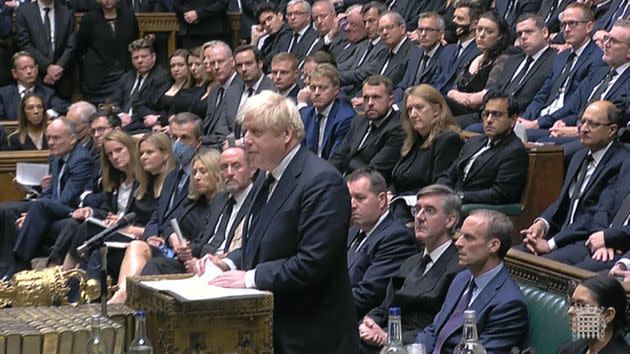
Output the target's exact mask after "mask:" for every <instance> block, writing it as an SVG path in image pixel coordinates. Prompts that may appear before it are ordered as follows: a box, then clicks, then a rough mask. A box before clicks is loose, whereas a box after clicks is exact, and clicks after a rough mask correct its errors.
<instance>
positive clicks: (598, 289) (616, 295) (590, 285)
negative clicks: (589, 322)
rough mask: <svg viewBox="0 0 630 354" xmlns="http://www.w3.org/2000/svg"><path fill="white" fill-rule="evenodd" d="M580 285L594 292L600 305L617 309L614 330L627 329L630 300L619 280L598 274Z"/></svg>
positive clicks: (613, 323) (613, 322)
mask: <svg viewBox="0 0 630 354" xmlns="http://www.w3.org/2000/svg"><path fill="white" fill-rule="evenodd" d="M580 285H582V286H583V287H585V288H587V289H588V290H590V291H591V292H592V293H593V295H594V296H595V301H597V303H598V304H599V305H600V306H603V307H604V308H609V307H612V308H614V309H615V318H614V319H613V321H612V325H613V327H614V328H613V329H614V331H623V330H625V327H626V307H627V305H628V303H627V302H628V300H627V298H626V291H625V290H624V289H623V286H621V284H620V283H619V281H617V279H615V278H613V277H611V276H608V275H601V274H598V275H594V276H592V277H588V278H586V279H584V280H582V282H581V283H580Z"/></svg>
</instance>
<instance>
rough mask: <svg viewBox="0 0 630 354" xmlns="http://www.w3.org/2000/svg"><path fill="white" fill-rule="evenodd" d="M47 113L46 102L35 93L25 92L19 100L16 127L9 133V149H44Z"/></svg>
mask: <svg viewBox="0 0 630 354" xmlns="http://www.w3.org/2000/svg"><path fill="white" fill-rule="evenodd" d="M47 126H48V114H47V113H46V102H44V99H43V98H42V97H41V96H39V95H36V94H32V93H27V94H26V95H24V97H23V98H22V101H21V102H20V110H19V111H18V128H17V130H16V131H14V132H13V133H11V134H10V135H9V138H8V140H9V150H46V149H48V143H47V141H46V135H45V131H46V127H47Z"/></svg>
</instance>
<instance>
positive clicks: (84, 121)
mask: <svg viewBox="0 0 630 354" xmlns="http://www.w3.org/2000/svg"><path fill="white" fill-rule="evenodd" d="M94 113H96V107H94V105H93V104H91V103H90V102H87V101H78V102H75V103H73V104H71V105H70V107H68V113H66V118H68V120H70V121H71V122H72V123H74V126H75V128H76V130H77V132H76V133H77V140H78V143H79V144H81V145H83V147H84V148H86V149H87V150H89V151H90V152H92V154H93V155H94V158H95V159H96V160H98V159H100V152H101V150H100V147H98V146H94V142H93V141H92V137H91V136H90V118H91V117H92V115H93V114H94Z"/></svg>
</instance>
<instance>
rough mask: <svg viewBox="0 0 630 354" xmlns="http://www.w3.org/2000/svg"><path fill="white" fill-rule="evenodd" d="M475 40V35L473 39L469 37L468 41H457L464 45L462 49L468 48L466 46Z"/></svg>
mask: <svg viewBox="0 0 630 354" xmlns="http://www.w3.org/2000/svg"><path fill="white" fill-rule="evenodd" d="M474 40H475V36H473V37H472V38H471V39H469V40H467V41H465V42H459V41H458V42H457V43H459V45H461V46H462V50H464V49H466V48H467V47H468V46H469V45H470V43H472V42H473V41H474Z"/></svg>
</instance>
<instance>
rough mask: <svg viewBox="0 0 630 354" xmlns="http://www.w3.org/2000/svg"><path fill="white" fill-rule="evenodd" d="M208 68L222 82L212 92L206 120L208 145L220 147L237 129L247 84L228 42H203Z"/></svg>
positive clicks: (206, 145) (205, 133)
mask: <svg viewBox="0 0 630 354" xmlns="http://www.w3.org/2000/svg"><path fill="white" fill-rule="evenodd" d="M203 55H204V58H205V59H204V63H206V66H205V67H206V70H207V71H208V72H209V74H212V76H213V77H214V79H215V80H216V81H217V83H218V85H216V86H214V87H213V88H212V89H211V90H210V93H209V94H208V109H207V113H206V117H205V118H204V120H203V135H204V136H203V141H202V144H203V145H204V147H212V148H216V149H219V148H220V146H221V144H223V142H224V141H225V138H226V137H227V136H228V135H229V134H230V133H231V132H233V131H234V125H235V123H234V119H235V117H236V112H237V111H238V107H239V103H240V100H241V96H242V95H243V89H244V88H245V84H244V83H243V80H241V79H240V78H239V77H238V75H236V70H235V64H234V58H233V57H232V49H231V48H230V46H229V45H227V44H226V43H225V42H221V41H210V42H207V43H205V44H204V45H203Z"/></svg>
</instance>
